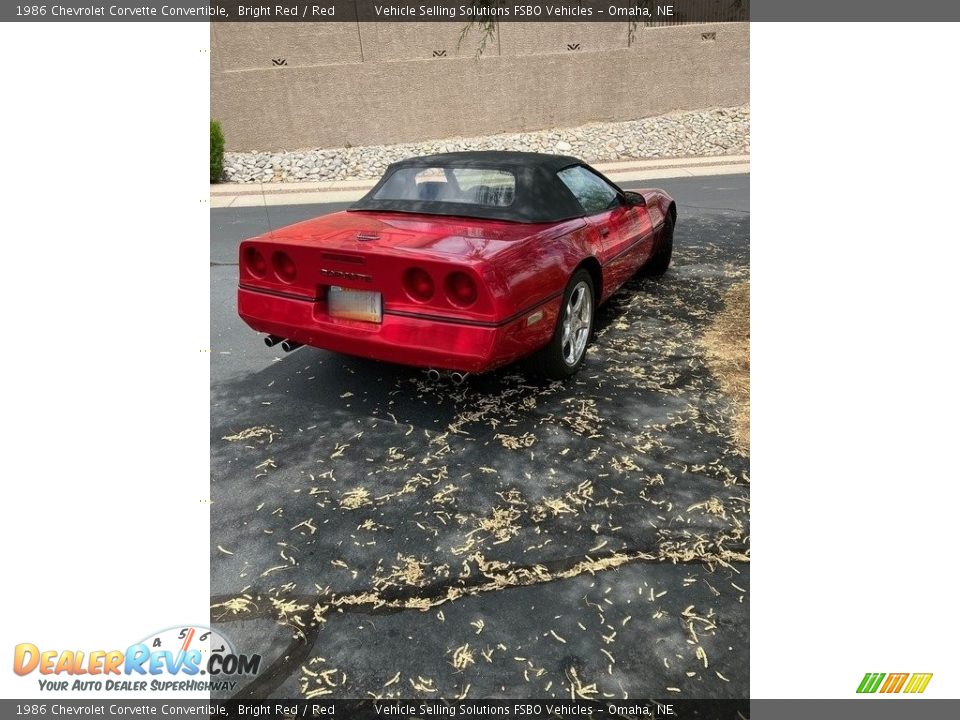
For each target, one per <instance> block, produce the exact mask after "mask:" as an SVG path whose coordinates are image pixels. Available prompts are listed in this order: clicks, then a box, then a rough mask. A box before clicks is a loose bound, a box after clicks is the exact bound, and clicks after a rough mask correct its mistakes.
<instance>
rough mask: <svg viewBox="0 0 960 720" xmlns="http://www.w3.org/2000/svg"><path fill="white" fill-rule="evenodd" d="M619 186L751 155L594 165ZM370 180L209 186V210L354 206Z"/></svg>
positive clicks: (746, 163)
mask: <svg viewBox="0 0 960 720" xmlns="http://www.w3.org/2000/svg"><path fill="white" fill-rule="evenodd" d="M591 165H592V166H593V167H595V168H596V169H597V170H599V171H600V172H602V173H603V174H604V175H606V176H607V177H609V178H610V179H611V180H613V181H614V182H617V183H627V182H634V181H638V180H655V179H659V178H678V177H701V176H705V175H735V174H745V173H749V172H750V156H749V155H719V156H712V157H695V158H657V159H643V160H639V159H638V160H616V161H607V162H597V163H591ZM376 182H377V181H376V180H375V179H369V180H361V179H357V180H330V181H325V182H300V183H293V182H288V183H283V182H281V183H231V184H223V185H211V186H210V207H212V208H228V207H230V208H237V207H262V206H264V205H267V206H273V205H310V204H316V203H336V202H353V201H355V200H359V199H360V198H361V197H362V196H363V195H364V194H365V193H366V192H367V190H369V189H370V188H372V187H373V186H374V184H376Z"/></svg>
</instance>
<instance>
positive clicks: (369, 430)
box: [210, 175, 749, 699]
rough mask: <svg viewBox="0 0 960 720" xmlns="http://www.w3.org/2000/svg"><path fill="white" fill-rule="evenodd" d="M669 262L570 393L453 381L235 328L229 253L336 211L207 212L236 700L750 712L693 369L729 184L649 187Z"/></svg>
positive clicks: (739, 520)
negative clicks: (237, 668)
mask: <svg viewBox="0 0 960 720" xmlns="http://www.w3.org/2000/svg"><path fill="white" fill-rule="evenodd" d="M645 184H648V185H656V186H659V187H663V188H664V189H666V190H667V191H668V192H670V193H671V194H672V195H673V196H674V197H675V198H676V199H677V202H678V207H679V219H678V224H677V230H676V239H675V247H676V249H675V255H674V265H673V266H672V268H671V270H670V271H669V272H668V273H667V274H666V275H665V276H664V277H663V278H660V279H656V280H651V279H644V278H635V279H634V280H632V281H631V282H630V283H629V284H628V286H627V287H626V288H625V289H623V290H621V291H620V292H619V293H617V295H616V296H614V298H613V299H612V300H611V301H610V302H608V303H607V304H606V305H605V306H604V307H603V308H601V310H600V315H599V322H598V333H597V337H596V339H595V341H594V342H593V344H592V345H591V346H590V348H589V349H588V354H587V360H586V365H585V367H584V368H583V370H582V371H581V372H580V374H579V375H577V376H576V377H575V378H573V379H571V380H568V381H565V382H550V381H545V380H540V379H537V378H532V377H528V376H527V375H525V374H524V373H523V372H521V371H520V370H519V369H518V368H516V367H510V368H505V369H503V370H500V371H497V372H494V373H491V374H489V375H485V376H479V377H471V378H470V379H469V381H468V382H467V383H465V384H464V385H462V386H455V385H453V384H452V383H448V382H440V383H434V382H430V381H429V380H428V379H427V378H426V375H425V373H424V372H422V371H419V370H415V369H411V368H405V367H399V366H391V365H385V364H381V363H376V362H372V361H366V360H362V359H356V358H347V357H342V356H337V355H333V354H330V353H327V352H324V351H320V350H315V349H311V348H301V349H300V350H297V351H295V352H293V353H291V354H288V355H287V354H284V353H283V352H282V351H280V350H279V348H274V349H269V348H266V347H265V346H264V345H263V342H262V339H261V337H260V336H259V335H257V334H255V333H253V332H252V331H250V330H249V329H248V328H246V326H245V325H243V323H242V322H241V321H240V320H239V319H238V318H237V316H236V304H235V287H236V281H237V266H236V248H237V243H238V242H239V241H240V240H242V239H244V238H246V237H250V236H252V235H255V234H257V233H260V232H263V231H264V230H266V229H267V227H268V222H269V224H271V225H273V226H274V227H280V226H282V225H285V224H289V223H291V222H295V221H297V220H301V219H305V218H308V217H312V216H315V215H318V214H321V213H325V212H330V211H332V210H335V209H339V208H340V207H342V206H337V205H327V206H316V205H315V206H286V207H273V208H270V210H269V220H268V216H267V213H265V211H264V210H263V209H262V208H243V209H235V210H231V209H222V210H212V211H211V243H212V244H211V268H210V273H211V276H210V277H211V338H212V343H213V347H212V355H211V357H212V362H211V372H212V378H211V380H212V387H211V488H212V499H213V505H212V510H211V528H212V529H211V533H212V538H211V548H212V550H211V557H210V567H211V592H212V595H213V599H212V602H211V604H212V605H213V608H212V610H211V622H212V624H213V625H214V626H215V627H216V628H217V629H218V630H220V631H222V632H223V633H224V634H225V635H227V636H228V637H230V638H231V639H232V640H233V641H234V644H235V645H236V646H237V647H238V648H240V649H241V650H242V651H243V652H247V653H251V652H259V653H261V654H263V655H264V658H265V666H264V669H263V671H262V672H261V673H260V675H259V676H258V678H257V679H256V680H254V681H253V682H252V683H250V684H249V685H248V686H247V687H246V688H244V690H243V691H242V694H244V695H246V696H256V697H267V696H274V697H301V696H306V697H325V696H330V697H351V698H364V697H370V696H371V695H375V696H383V697H404V698H413V697H428V698H438V697H455V696H461V695H465V696H467V697H514V698H527V697H542V698H551V697H555V698H570V697H571V695H576V696H580V697H590V698H596V699H604V698H626V697H630V698H640V697H658V698H663V697H676V698H699V697H717V698H723V697H739V698H742V697H746V696H747V695H748V693H749V685H748V667H749V662H748V657H749V635H748V617H749V592H748V591H749V565H748V562H746V560H747V554H748V545H749V458H748V457H746V456H744V455H743V454H742V453H741V452H738V450H737V449H736V447H735V445H734V443H733V442H732V440H731V429H730V428H731V417H732V414H733V409H732V407H731V404H730V402H729V400H728V399H727V398H726V397H725V396H724V395H723V393H722V392H721V391H720V387H719V384H718V381H717V379H716V378H714V377H713V376H712V375H711V374H710V372H709V370H708V369H707V367H706V366H705V362H704V355H703V348H702V344H701V339H702V335H703V332H704V329H705V328H706V327H707V325H708V324H709V322H710V320H711V317H712V315H714V314H715V313H716V311H717V310H718V309H719V308H720V307H721V306H722V297H723V294H724V292H725V291H726V290H727V289H728V288H729V287H730V286H731V285H733V284H734V283H737V282H740V281H743V280H746V279H747V278H748V262H749V212H748V196H749V176H731V175H728V176H718V177H701V178H690V179H681V180H662V181H657V182H655V183H654V182H650V183H645Z"/></svg>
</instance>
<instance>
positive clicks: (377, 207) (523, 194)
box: [349, 151, 613, 223]
mask: <svg viewBox="0 0 960 720" xmlns="http://www.w3.org/2000/svg"><path fill="white" fill-rule="evenodd" d="M573 165H582V166H584V167H588V168H589V166H588V165H586V163H583V162H581V161H580V160H578V159H577V158H575V157H570V156H568V155H548V154H545V153H532V152H509V151H483V152H479V151H474V152H455V153H443V154H439V155H425V156H423V157H412V158H407V159H406V160H401V161H399V162H395V163H393V164H391V165H390V166H389V167H388V168H387V171H386V172H385V173H384V175H383V177H382V178H380V181H379V182H378V183H377V184H376V185H375V186H374V187H373V189H371V190H370V192H368V193H367V194H366V195H364V196H363V197H362V198H360V200H358V201H357V202H356V203H354V204H353V205H352V206H351V207H350V208H349V209H350V210H352V211H363V210H371V211H386V212H408V213H422V214H426V215H452V216H457V217H476V218H489V219H496V220H510V221H513V222H522V223H547V222H558V221H560V220H569V219H571V218H576V217H583V216H584V215H585V213H584V210H583V208H582V207H581V205H580V203H579V202H578V201H577V199H576V198H575V197H574V195H573V194H572V193H571V192H570V190H569V189H568V188H567V186H566V185H565V184H564V183H563V182H562V181H561V180H560V178H559V177H557V173H558V172H559V171H560V170H563V169H564V168H568V167H571V166H573ZM421 168H422V169H424V170H426V169H437V173H439V174H440V176H439V178H434V177H427V178H423V179H421V180H416V181H415V180H414V178H415V177H416V176H417V173H418V172H421ZM457 169H469V170H481V171H482V170H490V171H499V172H498V173H495V177H498V178H504V177H508V176H506V175H503V173H509V175H511V176H513V178H514V182H513V183H512V187H510V188H503V187H493V188H491V187H490V186H488V185H486V184H483V185H474V186H473V188H472V191H471V190H466V189H461V188H460V187H456V188H453V189H451V188H450V186H452V185H456V180H455V178H454V177H452V176H455V175H456V174H457V173H456V170H457ZM590 170H591V171H592V172H594V173H596V174H597V175H600V173H597V172H596V171H595V170H593V169H592V168H590ZM441 171H442V172H441ZM451 171H452V176H451ZM444 174H445V175H446V176H447V177H446V178H445V177H444ZM473 175H474V176H477V175H480V176H481V177H482V174H478V173H474V174H473ZM600 177H603V176H602V175H600ZM604 179H606V178H604ZM424 180H426V181H424ZM429 180H436V181H434V182H429ZM480 182H483V181H482V180H481V181H480ZM607 182H609V181H607ZM611 184H613V183H611ZM440 185H442V186H444V191H443V193H442V194H441V193H438V192H437V190H436V186H440ZM429 186H433V187H432V188H431V187H429ZM421 188H422V189H421ZM478 198H479V199H478Z"/></svg>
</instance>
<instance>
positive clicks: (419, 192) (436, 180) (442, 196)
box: [373, 167, 517, 207]
mask: <svg viewBox="0 0 960 720" xmlns="http://www.w3.org/2000/svg"><path fill="white" fill-rule="evenodd" d="M516 190H517V178H516V177H515V176H514V174H513V173H512V172H510V171H508V170H498V169H491V168H450V167H445V168H444V167H426V168H422V167H411V168H400V169H399V170H396V171H395V172H394V173H393V174H392V175H390V177H389V178H387V180H386V182H384V183H383V185H382V186H381V187H380V189H379V190H377V192H376V193H375V194H374V195H373V199H374V200H408V201H420V202H440V203H458V204H462V205H480V206H485V207H509V206H510V205H512V204H513V200H514V198H515V197H516Z"/></svg>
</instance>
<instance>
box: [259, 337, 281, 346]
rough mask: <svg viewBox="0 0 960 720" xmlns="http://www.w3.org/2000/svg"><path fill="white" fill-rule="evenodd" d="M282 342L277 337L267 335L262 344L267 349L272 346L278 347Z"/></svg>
mask: <svg viewBox="0 0 960 720" xmlns="http://www.w3.org/2000/svg"><path fill="white" fill-rule="evenodd" d="M282 342H283V338H282V337H280V336H279V335H267V336H266V337H265V338H264V339H263V344H264V345H266V346H267V347H273V346H274V345H279V344H280V343H282Z"/></svg>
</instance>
